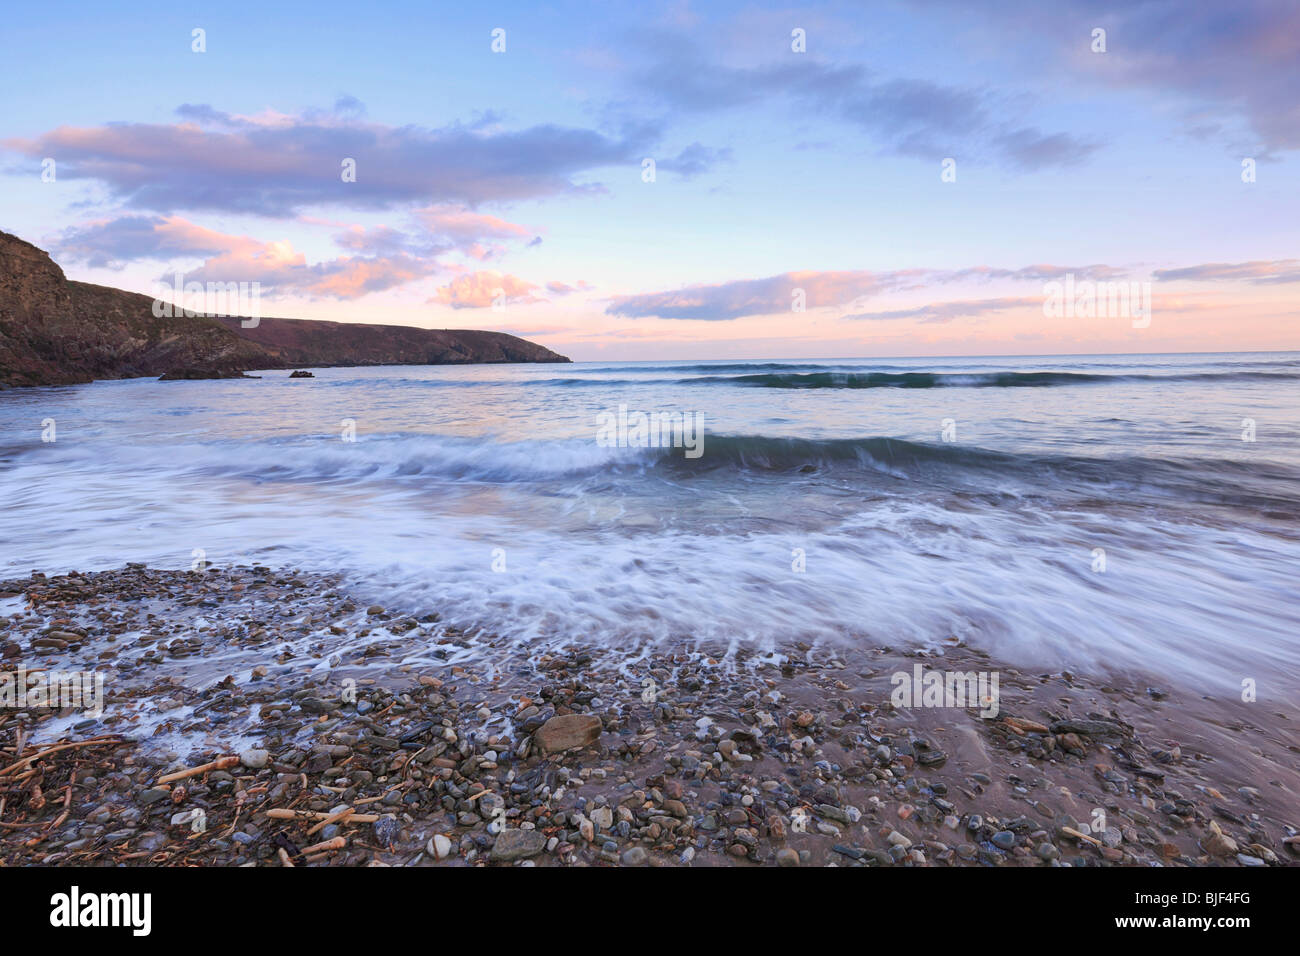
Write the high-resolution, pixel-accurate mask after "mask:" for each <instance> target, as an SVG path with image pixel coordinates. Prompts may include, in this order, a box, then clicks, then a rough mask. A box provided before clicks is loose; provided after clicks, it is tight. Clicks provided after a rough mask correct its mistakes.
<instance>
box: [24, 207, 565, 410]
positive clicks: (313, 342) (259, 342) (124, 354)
mask: <svg viewBox="0 0 1300 956" xmlns="http://www.w3.org/2000/svg"><path fill="white" fill-rule="evenodd" d="M153 305H154V300H153V299H151V298H150V297H149V296H146V295H141V294H138V293H135V292H124V291H122V290H120V289H113V288H109V287H107V286H100V285H92V284H90V283H86V282H76V281H73V280H70V279H68V278H67V277H66V276H65V275H64V274H63V270H62V269H61V268H59V266H58V264H57V263H55V262H54V260H53V259H51V258H50V256H49V254H48V253H46V252H45V251H44V250H42V249H39V248H37V247H36V246H34V245H32V244H31V243H29V242H24V241H23V240H22V239H19V238H18V237H17V236H14V235H10V234H9V233H6V232H0V388H3V387H19V386H33V385H73V384H79V383H85V382H90V381H94V380H96V379H118V378H136V377H139V376H162V377H166V378H168V379H193V378H237V377H239V376H240V375H241V373H243V372H247V371H250V370H253V369H284V368H298V367H301V366H318V367H319V366H355V365H448V364H457V365H460V364H472V363H486V362H568V361H569V359H567V358H565V357H564V356H563V355H558V354H557V353H555V352H552V351H551V350H550V349H548V348H545V347H543V346H541V345H537V344H536V343H533V342H529V341H527V340H526V339H521V338H519V337H517V336H514V335H508V334H506V333H504V332H484V331H476V330H463V329H418V328H413V327H408V326H396V325H369V324H361V323H356V324H350V323H342V322H322V321H315V320H309V319H275V318H261V319H259V320H258V322H257V323H256V324H252V323H250V327H248V328H245V327H244V325H243V323H241V321H240V319H239V318H238V317H221V318H216V317H204V316H197V315H186V314H184V313H183V312H181V311H180V310H176V314H172V315H164V316H157V315H155V314H154V308H153ZM168 311H172V310H168Z"/></svg>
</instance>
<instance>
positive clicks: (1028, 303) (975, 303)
mask: <svg viewBox="0 0 1300 956" xmlns="http://www.w3.org/2000/svg"><path fill="white" fill-rule="evenodd" d="M1042 305H1043V297H1042V296H1038V297H1037V298H1034V297H1032V296H1031V297H1021V298H1013V299H966V300H961V301H955V302H940V303H936V304H933V305H923V306H921V307H919V308H915V309H895V310H893V311H890V312H859V313H857V314H856V315H846V316H844V318H846V319H916V320H917V321H920V322H927V323H928V322H951V321H952V320H953V319H962V318H968V317H970V316H973V315H982V314H984V313H985V312H1006V311H1008V310H1010V309H1023V308H1030V307H1032V308H1042Z"/></svg>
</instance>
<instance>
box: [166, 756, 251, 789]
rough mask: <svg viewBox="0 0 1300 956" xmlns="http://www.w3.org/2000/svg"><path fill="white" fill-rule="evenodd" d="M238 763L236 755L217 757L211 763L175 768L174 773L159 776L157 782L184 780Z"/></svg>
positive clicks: (225, 768)
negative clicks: (182, 768)
mask: <svg viewBox="0 0 1300 956" xmlns="http://www.w3.org/2000/svg"><path fill="white" fill-rule="evenodd" d="M237 763H239V758H238V757H218V758H217V759H216V760H213V761H212V762H211V763H205V764H202V765H200V766H198V767H190V769H189V770H177V771H176V772H175V773H169V774H167V775H166V776H163V777H159V778H158V783H159V784H164V783H171V782H172V781H173V780H185V779H186V778H188V777H197V776H198V775H199V774H201V773H207V772H208V771H209V770H227V769H229V768H230V767H233V766H235V764H237Z"/></svg>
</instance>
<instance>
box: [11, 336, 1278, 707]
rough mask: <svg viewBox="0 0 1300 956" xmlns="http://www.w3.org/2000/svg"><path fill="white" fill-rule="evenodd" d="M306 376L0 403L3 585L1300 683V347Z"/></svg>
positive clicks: (534, 631) (606, 636) (530, 641)
mask: <svg viewBox="0 0 1300 956" xmlns="http://www.w3.org/2000/svg"><path fill="white" fill-rule="evenodd" d="M314 372H315V378H313V379H290V378H289V377H288V374H289V373H288V372H287V371H282V370H279V371H266V372H262V373H256V372H255V373H253V374H260V375H261V377H260V378H258V379H255V380H247V379H244V380H216V381H180V382H160V381H157V380H153V379H131V380H124V381H105V382H96V383H94V384H89V385H82V386H68V387H57V388H54V387H51V388H35V389H10V390H7V391H3V392H0V577H12V576H24V575H26V574H28V573H30V572H31V571H33V570H37V571H42V572H45V573H49V574H56V573H64V572H67V571H69V570H78V571H83V572H84V571H91V570H97V569H104V568H114V567H121V566H122V565H123V564H125V563H126V562H146V563H148V564H149V565H150V566H152V567H161V568H178V569H185V568H203V567H208V566H231V565H236V564H241V565H242V564H248V565H265V566H269V567H274V568H293V569H297V570H301V571H327V572H336V573H339V574H341V575H343V576H344V578H345V580H346V583H347V585H348V587H349V588H350V589H351V590H352V591H353V593H354V594H356V595H357V596H358V597H359V598H360V599H362V600H366V601H374V602H376V603H381V604H385V605H387V606H401V607H403V608H407V609H409V610H410V611H411V612H412V613H417V614H418V613H425V612H430V611H436V612H437V613H438V614H440V615H442V618H443V620H444V621H446V622H450V623H453V624H454V625H456V626H458V627H460V628H463V629H466V630H471V631H472V630H474V629H483V630H486V631H489V632H491V633H494V634H497V635H501V636H503V637H505V638H508V639H510V640H517V641H519V642H520V643H521V644H526V645H528V646H535V647H537V648H539V649H540V648H544V647H545V646H547V645H548V644H552V643H555V644H562V643H566V642H570V643H571V642H586V643H597V644H602V645H608V646H610V647H612V648H627V649H628V652H629V653H631V652H632V649H633V648H636V647H645V646H647V645H658V644H662V643H674V644H677V645H681V646H695V647H710V648H713V649H714V652H715V653H721V654H728V653H737V652H740V651H742V650H743V651H745V652H747V653H748V652H754V653H764V654H770V653H778V652H779V651H780V649H781V648H782V647H789V646H792V645H794V644H797V643H800V642H803V643H807V644H810V645H820V644H827V645H835V644H851V645H859V646H872V645H876V646H888V647H892V648H912V647H915V648H929V649H934V650H936V651H937V652H940V653H941V652H942V649H943V648H945V647H950V646H952V645H954V644H958V643H960V644H965V645H967V646H969V647H973V648H977V649H980V650H983V651H986V652H987V653H988V654H989V655H991V656H992V657H993V658H994V659H996V660H998V661H1004V662H1007V663H1009V664H1012V665H1014V666H1017V667H1024V668H1028V669H1030V670H1031V671H1042V672H1044V673H1046V672H1058V671H1060V670H1062V669H1069V670H1074V671H1079V672H1087V673H1096V674H1108V673H1114V674H1130V675H1150V678H1151V679H1152V680H1155V681H1158V682H1162V683H1166V684H1178V685H1181V686H1183V687H1188V688H1192V689H1195V690H1198V691H1200V692H1202V693H1204V694H1207V695H1208V694H1215V695H1219V694H1228V695H1234V696H1235V695H1236V694H1238V693H1240V691H1241V687H1242V686H1243V681H1246V680H1250V681H1253V682H1256V683H1257V685H1258V687H1259V688H1260V695H1261V697H1262V696H1264V694H1265V693H1266V689H1267V688H1269V687H1270V686H1271V687H1272V688H1273V690H1274V691H1276V692H1278V693H1280V694H1281V695H1282V696H1283V697H1286V698H1287V699H1292V700H1294V699H1296V697H1297V692H1296V691H1295V689H1294V688H1295V681H1296V677H1297V675H1300V353H1295V352H1289V353H1234V354H1195V355H1091V356H1087V355H1085V356H1068V357H1063V356H1049V357H1009V358H989V357H981V358H912V359H839V358H836V359H825V360H808V359H797V360H794V359H790V360H782V359H772V360H763V361H757V360H747V361H725V360H719V361H709V360H699V361H663V362H586V363H575V364H571V365H473V366H400V367H399V366H389V367H371V368H326V369H315V370H314ZM647 422H653V423H656V424H660V423H662V427H659V428H655V429H653V430H650V429H647V428H645V427H643V426H644V425H645V424H646V423H647ZM651 442H653V443H654V444H653V445H650V444H649V443H651ZM539 652H540V651H539Z"/></svg>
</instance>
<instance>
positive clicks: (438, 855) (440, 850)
mask: <svg viewBox="0 0 1300 956" xmlns="http://www.w3.org/2000/svg"><path fill="white" fill-rule="evenodd" d="M426 849H427V850H428V851H429V855H430V856H432V857H434V858H435V859H438V860H445V859H447V857H449V856H451V840H449V839H448V838H447V837H446V836H444V835H443V834H441V833H435V834H434V835H433V836H432V837H430V838H429V844H428V846H427V847H426Z"/></svg>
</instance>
